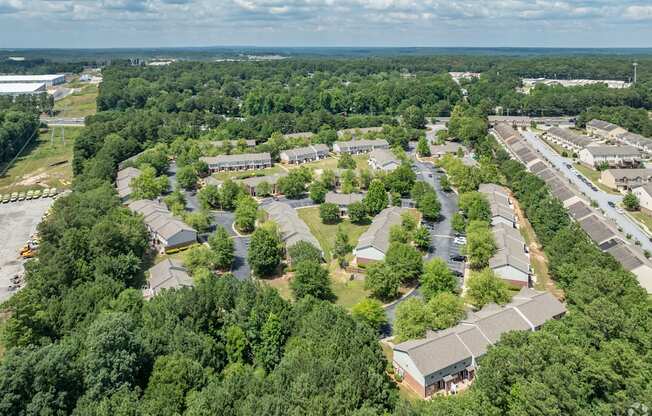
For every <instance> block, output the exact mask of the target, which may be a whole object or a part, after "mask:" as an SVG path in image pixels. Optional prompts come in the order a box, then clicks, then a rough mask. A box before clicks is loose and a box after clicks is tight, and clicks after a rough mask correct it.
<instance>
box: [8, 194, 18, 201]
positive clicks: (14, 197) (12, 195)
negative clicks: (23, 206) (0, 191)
mask: <svg viewBox="0 0 652 416" xmlns="http://www.w3.org/2000/svg"><path fill="white" fill-rule="evenodd" d="M10 201H11V202H16V201H18V192H14V193H12V194H11V199H10Z"/></svg>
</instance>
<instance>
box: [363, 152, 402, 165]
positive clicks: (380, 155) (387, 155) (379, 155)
mask: <svg viewBox="0 0 652 416" xmlns="http://www.w3.org/2000/svg"><path fill="white" fill-rule="evenodd" d="M369 159H370V160H374V161H375V162H376V164H378V165H379V166H381V167H382V166H387V165H389V164H392V163H396V164H399V163H400V162H399V160H398V159H397V158H396V156H394V153H392V152H391V151H390V150H387V149H374V150H372V151H371V153H370V154H369Z"/></svg>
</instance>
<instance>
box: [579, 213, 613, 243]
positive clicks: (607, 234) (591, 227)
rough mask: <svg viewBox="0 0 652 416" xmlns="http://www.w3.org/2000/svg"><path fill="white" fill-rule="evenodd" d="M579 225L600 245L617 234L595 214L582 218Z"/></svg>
mask: <svg viewBox="0 0 652 416" xmlns="http://www.w3.org/2000/svg"><path fill="white" fill-rule="evenodd" d="M579 225H580V227H582V229H583V230H584V231H585V232H586V233H587V234H588V235H589V237H590V238H591V240H593V241H594V242H595V243H596V244H598V245H600V244H602V243H603V242H605V241H607V240H609V239H611V238H614V237H615V236H616V234H615V233H614V232H613V231H612V230H611V228H609V227H607V226H606V225H605V224H604V222H602V221H601V220H600V218H598V216H597V215H595V214H594V215H590V216H588V217H586V218H584V219H582V220H580V221H579Z"/></svg>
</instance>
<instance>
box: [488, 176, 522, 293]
mask: <svg viewBox="0 0 652 416" xmlns="http://www.w3.org/2000/svg"><path fill="white" fill-rule="evenodd" d="M478 191H479V192H480V193H481V194H483V195H484V196H485V198H486V199H487V201H488V202H489V207H490V209H491V215H492V218H491V231H492V233H493V237H494V242H495V243H496V253H495V254H494V255H493V256H492V257H491V258H490V259H489V267H490V268H491V269H492V270H493V271H494V272H495V273H496V274H497V275H498V276H499V277H500V278H501V279H503V280H505V281H508V282H509V283H511V284H513V285H516V286H529V285H530V276H531V274H532V270H531V268H530V255H529V254H528V249H527V245H526V244H525V240H524V239H523V237H522V236H521V233H520V232H519V231H518V229H517V226H518V223H517V218H516V213H515V212H514V207H513V203H512V202H511V200H510V195H509V191H508V190H507V189H506V188H504V187H502V186H499V185H495V184H492V183H485V184H481V185H480V188H479V189H478Z"/></svg>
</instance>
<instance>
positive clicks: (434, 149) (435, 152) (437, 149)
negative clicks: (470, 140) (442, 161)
mask: <svg viewBox="0 0 652 416" xmlns="http://www.w3.org/2000/svg"><path fill="white" fill-rule="evenodd" d="M459 149H462V150H464V146H462V145H461V144H459V143H457V142H446V143H444V144H432V145H430V156H432V157H434V158H440V157H442V156H444V155H448V154H456V153H457V152H458V150H459Z"/></svg>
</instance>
